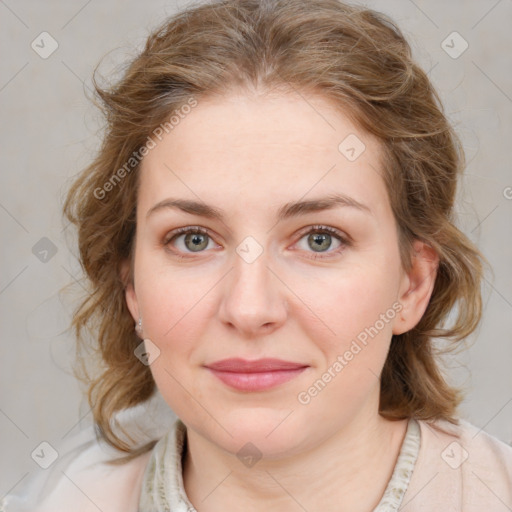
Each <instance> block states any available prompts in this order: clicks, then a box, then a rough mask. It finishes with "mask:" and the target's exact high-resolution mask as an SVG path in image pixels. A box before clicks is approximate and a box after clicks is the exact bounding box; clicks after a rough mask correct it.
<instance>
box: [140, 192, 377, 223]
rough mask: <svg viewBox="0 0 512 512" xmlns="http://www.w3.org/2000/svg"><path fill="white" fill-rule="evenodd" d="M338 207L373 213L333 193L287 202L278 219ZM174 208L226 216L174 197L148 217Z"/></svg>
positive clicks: (222, 217)
mask: <svg viewBox="0 0 512 512" xmlns="http://www.w3.org/2000/svg"><path fill="white" fill-rule="evenodd" d="M336 207H350V208H354V209H356V210H358V211H361V212H363V213H367V214H370V215H373V213H372V210H371V209H370V208H369V207H368V206H367V205H365V204H363V203H360V202H359V201H356V200H355V199H354V198H352V197H349V196H346V195H345V194H331V195H328V196H325V197H319V198H316V199H309V200H306V201H292V202H290V203H286V204H284V205H283V206H282V207H281V208H279V210H278V212H277V219H278V221H282V220H285V219H288V218H290V217H296V216H299V215H305V214H307V213H311V212H318V211H322V210H331V209H333V208H336ZM174 208H175V209H179V210H181V211H183V212H185V213H190V214H192V215H199V216H201V217H206V218H208V219H216V220H220V221H222V220H223V219H224V218H225V214H224V212H223V211H222V210H221V209H219V208H215V207H214V206H210V205H208V204H206V203H203V202H199V201H193V200H190V199H173V198H168V199H164V200H163V201H160V202H159V203H157V204H155V205H154V206H152V207H151V208H150V209H149V210H148V212H147V214H146V218H148V217H149V216H151V215H153V214H154V213H155V212H157V211H161V210H167V209H174Z"/></svg>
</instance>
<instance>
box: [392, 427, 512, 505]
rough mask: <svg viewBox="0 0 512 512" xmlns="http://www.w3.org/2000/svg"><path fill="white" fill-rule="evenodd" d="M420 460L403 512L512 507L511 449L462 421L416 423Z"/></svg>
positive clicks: (408, 490)
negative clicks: (455, 422) (418, 427)
mask: <svg viewBox="0 0 512 512" xmlns="http://www.w3.org/2000/svg"><path fill="white" fill-rule="evenodd" d="M418 423H419V425H420V432H421V441H420V451H419V454H418V459H417V461H416V465H415V468H414V471H413V475H412V477H411V481H410V484H409V488H408V489H407V492H406V494H405V496H404V500H403V506H402V509H403V511H404V512H416V511H422V510H432V507H434V508H435V507H440V508H443V510H450V511H452V510H453V511H460V510H464V512H472V511H477V510H479V509H480V508H482V507H483V506H487V507H489V506H491V509H492V510H493V511H496V512H498V511H501V510H503V511H509V510H511V509H512V447H511V446H509V445H507V444H506V443H504V442H502V441H500V440H499V439H497V438H495V437H493V436H491V435H490V434H488V433H487V432H485V431H484V430H483V429H480V428H478V427H476V426H475V425H473V424H471V423H469V422H468V421H466V420H463V419H460V420H459V423H458V425H454V424H451V423H449V422H447V421H444V420H437V421H423V420H419V421H418Z"/></svg>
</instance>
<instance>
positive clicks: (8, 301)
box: [0, 0, 512, 496]
mask: <svg viewBox="0 0 512 512" xmlns="http://www.w3.org/2000/svg"><path fill="white" fill-rule="evenodd" d="M354 3H356V2H354ZM185 5H187V2H184V1H181V2H177V1H171V0H168V1H163V0H153V1H152V2H141V1H135V0H130V1H123V2H120V1H113V0H103V1H99V0H89V1H87V0H73V1H66V2H64V1H60V2H59V1H55V0H46V1H45V2H40V1H36V0H33V1H27V0H18V1H14V0H0V38H1V45H0V48H1V58H0V77H1V78H0V109H1V115H2V117H1V119H2V122H1V125H0V131H1V135H0V140H1V144H2V151H1V155H0V159H1V174H0V179H1V186H0V222H1V226H2V233H3V243H2V248H1V255H2V259H1V266H0V269H1V273H0V311H1V313H0V314H1V321H0V330H1V336H2V343H1V345H0V350H1V352H0V356H1V365H2V366H1V372H0V382H1V394H0V431H1V434H2V435H1V437H0V453H1V457H0V460H1V467H0V496H2V495H4V494H5V493H7V492H9V491H11V490H13V489H15V488H16V486H17V485H19V484H20V483H21V482H22V481H23V480H24V479H25V478H26V477H27V476H28V475H29V474H31V473H33V472H34V471H40V470H39V466H38V465H36V462H35V460H34V459H33V458H32V456H31V454H32V453H33V452H34V450H36V448H37V447H39V446H40V443H41V442H44V441H46V442H48V443H50V444H51V446H53V447H55V448H56V449H57V451H59V450H60V447H61V446H63V444H64V443H66V442H67V441H68V440H69V439H71V438H73V436H77V435H79V434H80V432H82V431H84V429H86V428H87V427H89V429H90V425H91V414H90V411H89V408H88V405H87V403H86V401H85V400H84V398H83V396H82V394H81V391H80V388H79V385H78V384H77V382H76V381H75V379H74V377H73V376H72V374H71V371H70V364H71V362H72V360H73V356H74V339H73V336H72V333H71V332H70V331H69V330H68V326H69V321H70V313H71V310H72V307H73V303H72V301H73V300H74V299H73V297H74V296H78V295H79V293H80V292H81V291H82V290H81V283H80V281H79V280H80V277H81V273H80V267H79V264H78V262H77V261H76V257H75V255H76V248H74V247H73V240H74V238H73V233H72V228H69V229H68V228H67V226H66V224H65V223H64V221H63V220H62V218H61V206H62V201H63V197H64V194H65V191H66V189H67V187H68V186H69V184H70V182H71V178H72V177H73V176H74V175H75V174H77V173H78V172H79V171H80V169H82V168H83V167H85V165H87V164H88V163H89V162H90V160H91V158H92V155H93V154H94V152H95V151H96V149H97V148H98V144H99V138H98V130H99V129H100V128H101V126H102V120H101V117H100V115H99V113H98V111H97V110H96V109H95V108H94V106H93V105H92V104H91V102H90V101H88V99H87V97H86V94H85V92H86V91H90V90H91V76H92V72H93V70H94V68H95V66H96V65H97V64H98V63H99V61H100V59H101V58H102V57H103V56H105V55H106V54H107V53H108V56H107V57H106V58H105V60H104V62H103V64H102V67H101V69H102V72H103V73H105V72H107V74H108V70H109V69H111V70H114V68H115V66H116V65H117V64H119V63H120V62H123V61H124V60H125V59H126V58H129V57H130V56H134V55H135V54H136V52H137V50H138V49H139V48H140V46H141V44H142V43H143V42H144V40H145V38H146V37H147V35H148V33H149V31H150V30H151V29H152V28H154V27H155V26H156V25H157V24H159V23H160V22H161V21H162V19H163V18H164V17H166V16H168V15H170V14H172V13H173V12H175V10H177V9H179V8H181V7H184V6H185ZM366 5H368V6H369V7H372V8H374V9H376V10H380V11H383V12H385V13H387V14H390V15H391V16H392V17H393V18H394V19H395V20H396V21H397V23H398V24H399V26H400V27H401V28H402V30H403V31H404V33H405V35H406V37H407V38H408V40H409V41H410V43H411V45H412V48H413V52H414V54H415V57H416V59H417V60H418V61H419V63H420V64H421V65H422V66H423V68H424V69H425V70H427V71H429V76H430V78H431V80H432V81H433V83H434V85H435V86H436V88H437V90H438V91H439V93H440V95H441V98H442V101H443V103H444V105H445V108H446V113H447V115H448V116H449V118H450V119H451V121H452V122H453V123H454V124H455V126H456V129H457V131H458V133H459V134H460V136H461V138H462V140H463V143H464V147H465V150H466V155H467V160H468V167H467V171H466V175H465V178H464V180H463V181H462V183H461V188H460V192H459V199H458V204H457V223H458V225H459V227H460V228H461V229H462V230H463V231H464V232H465V233H467V234H468V235H469V237H470V238H471V239H472V240H473V241H475V242H476V243H477V244H478V246H479V247H480V249H481V250H482V251H483V253H484V254H485V256H486V257H487V259H488V260H489V262H490V264H491V266H492V268H493V272H494V275H492V274H487V275H486V279H485V281H484V283H483V288H482V291H483V296H484V306H485V309H484V317H483V322H482V324H481V327H480V329H479V330H478V331H477V332H476V333H475V334H474V335H473V336H472V337H471V339H470V340H469V343H468V344H469V345H470V348H469V349H468V350H467V351H466V352H464V353H461V354H458V355H456V356H453V357H451V358H450V359H449V360H448V365H447V366H448V369H447V372H448V374H449V378H450V379H452V380H453V382H455V383H458V384H462V385H463V386H465V387H466V389H467V390H468V392H467V397H466V400H465V402H464V404H463V406H462V408H461V414H462V416H463V417H464V418H466V419H468V420H469V421H471V422H472V423H474V424H475V425H477V426H479V427H481V428H483V429H485V430H486V431H487V432H489V433H491V434H493V435H495V436H496V437H498V438H499V439H501V440H503V441H505V442H507V443H511V442H512V372H511V369H512V343H511V341H512V339H511V338H512V337H511V330H512V272H511V271H510V268H511V263H512V229H511V224H512V222H511V220H512V173H511V165H510V147H511V141H512V62H511V56H510V48H512V32H511V30H510V20H512V0H500V1H496V0H470V1H468V0H464V1H463V0H458V1H453V0H452V1H450V2H446V1H445V0H442V1H441V0H429V1H426V0H425V1H422V0H416V1H411V0H393V1H390V0H386V1H383V0H375V1H368V2H366ZM43 32H46V33H47V34H43V35H41V34H42V33H43ZM454 32H456V33H457V34H454ZM41 40H43V43H41ZM56 45H58V46H56ZM466 46H467V48H466ZM55 48H56V49H55ZM52 50H54V51H53V53H51V55H47V53H49V52H51V51H52ZM43 57H44V58H43ZM89 94H90V93H89ZM70 248H71V250H70ZM68 283H72V287H71V288H70V292H69V293H67V294H64V295H63V294H59V290H60V289H61V288H62V287H63V286H65V285H66V284H68ZM73 290H74V291H73ZM157 402H158V397H157ZM157 405H158V404H157ZM164 409H165V407H164ZM158 418H159V419H158V420H154V419H151V421H150V423H151V427H152V428H155V429H156V430H157V431H158V429H159V428H161V429H165V428H166V427H167V426H168V425H169V422H170V421H171V419H172V415H170V416H169V415H167V416H166V412H165V410H164V411H163V412H162V414H161V415H160V416H158ZM158 422H160V424H158Z"/></svg>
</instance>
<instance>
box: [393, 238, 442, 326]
mask: <svg viewBox="0 0 512 512" xmlns="http://www.w3.org/2000/svg"><path fill="white" fill-rule="evenodd" d="M438 266H439V256H438V254H437V253H436V251H435V250H434V249H433V248H432V247H430V246H429V245H427V244H426V243H425V242H422V241H421V240H416V241H415V242H414V243H413V250H412V257H411V268H410V269H409V271H404V275H403V278H402V283H401V286H400V292H399V298H398V299H399V301H400V303H401V304H402V306H403V309H402V310H401V311H400V314H399V315H398V321H397V322H396V323H395V324H394V326H393V334H403V333H404V332H407V331H410V330H411V329H413V328H414V327H415V326H416V325H417V324H418V322H419V321H420V320H421V318H422V316H423V314H424V313H425V311H426V309H427V306H428V303H429V301H430V297H431V295H432V291H433V290H434V284H435V282H436V276H437V267H438Z"/></svg>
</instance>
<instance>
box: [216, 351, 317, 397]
mask: <svg viewBox="0 0 512 512" xmlns="http://www.w3.org/2000/svg"><path fill="white" fill-rule="evenodd" d="M307 367H308V365H304V364H302V363H295V362H291V361H283V360H281V359H270V358H266V359H258V360H255V361H247V360H245V359H239V358H235V359H223V360H222V361H216V362H215V363H211V364H208V365H207V368H208V369H209V370H210V371H211V372H212V374H213V375H215V376H216V377H217V378H218V379H220V380H221V381H222V382H223V383H224V384H226V385H227V386H229V387H231V388H234V389H237V390H240V391H263V390H266V389H270V388H273V387H275V386H278V385H279V384H283V383H284V382H286V381H289V380H291V379H293V378H294V377H297V376H298V375H300V374H301V373H302V372H303V371H304V370H305V369H306V368H307Z"/></svg>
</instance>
